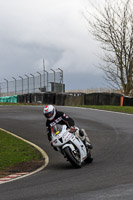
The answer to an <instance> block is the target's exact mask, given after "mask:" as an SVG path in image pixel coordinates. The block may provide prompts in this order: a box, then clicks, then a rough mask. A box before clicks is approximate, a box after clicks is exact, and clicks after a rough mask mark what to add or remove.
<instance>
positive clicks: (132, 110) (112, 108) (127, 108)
mask: <svg viewBox="0 0 133 200" xmlns="http://www.w3.org/2000/svg"><path fill="white" fill-rule="evenodd" d="M79 107H83V108H93V109H99V110H108V111H115V112H123V113H129V114H133V106H123V107H121V106H108V105H106V106H100V105H82V106H79Z"/></svg>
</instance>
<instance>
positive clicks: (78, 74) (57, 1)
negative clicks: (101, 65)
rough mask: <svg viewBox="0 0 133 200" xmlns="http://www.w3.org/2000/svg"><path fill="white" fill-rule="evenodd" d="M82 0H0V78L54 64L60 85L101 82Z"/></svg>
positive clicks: (86, 85) (76, 86)
mask: <svg viewBox="0 0 133 200" xmlns="http://www.w3.org/2000/svg"><path fill="white" fill-rule="evenodd" d="M86 7H87V9H91V8H89V6H88V3H87V0H0V82H3V81H4V78H6V79H8V80H12V76H14V77H15V78H16V79H19V76H24V74H27V75H29V74H30V73H32V74H35V75H37V74H36V72H37V71H40V72H41V71H42V69H43V59H45V66H46V70H48V71H49V70H50V68H53V69H57V68H58V67H60V68H61V69H62V70H63V71H64V81H65V84H66V89H67V90H70V89H87V88H100V87H102V88H104V87H106V85H105V84H104V79H103V72H102V71H101V70H100V69H98V68H97V67H96V66H97V65H98V62H99V59H98V57H97V56H96V53H97V52H98V53H99V52H100V48H99V47H98V44H97V43H96V42H95V41H94V40H93V39H92V37H91V35H90V34H89V33H88V30H87V22H86V21H85V19H84V17H83V14H82V13H83V12H85V9H86Z"/></svg>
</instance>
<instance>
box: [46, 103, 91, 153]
mask: <svg viewBox="0 0 133 200" xmlns="http://www.w3.org/2000/svg"><path fill="white" fill-rule="evenodd" d="M43 114H44V116H45V117H46V119H47V121H46V128H47V131H48V132H47V135H48V140H49V141H50V143H51V145H52V142H51V140H52V138H51V127H52V126H54V125H55V124H61V125H66V126H67V127H68V128H69V129H70V132H71V133H73V134H75V135H76V136H78V137H80V139H81V140H82V141H83V142H84V144H85V145H86V146H87V147H88V148H89V149H92V145H91V143H90V140H89V138H88V136H87V134H86V132H85V130H84V129H79V130H78V129H76V128H75V122H74V120H73V119H72V118H70V117H69V116H68V115H66V114H65V113H63V112H61V111H58V110H57V109H55V107H54V106H53V105H46V106H45V107H44V109H43Z"/></svg>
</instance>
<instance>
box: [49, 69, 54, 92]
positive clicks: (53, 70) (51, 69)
mask: <svg viewBox="0 0 133 200" xmlns="http://www.w3.org/2000/svg"><path fill="white" fill-rule="evenodd" d="M50 70H51V71H53V72H54V92H55V71H54V70H53V69H50Z"/></svg>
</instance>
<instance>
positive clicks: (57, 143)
mask: <svg viewBox="0 0 133 200" xmlns="http://www.w3.org/2000/svg"><path fill="white" fill-rule="evenodd" d="M51 133H52V134H51V135H52V141H51V142H52V146H53V147H54V148H55V149H56V150H57V151H59V152H61V153H62V154H63V156H64V158H67V160H68V161H69V162H70V163H71V164H72V165H73V166H74V167H76V168H80V167H81V166H82V164H83V163H84V162H85V163H91V162H92V161H93V158H92V156H91V151H90V149H88V148H87V147H86V146H85V144H84V143H83V142H82V141H81V139H80V138H79V137H78V136H76V134H75V135H74V134H73V133H71V132H70V129H68V128H67V126H66V125H60V124H55V125H54V126H53V127H51Z"/></svg>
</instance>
